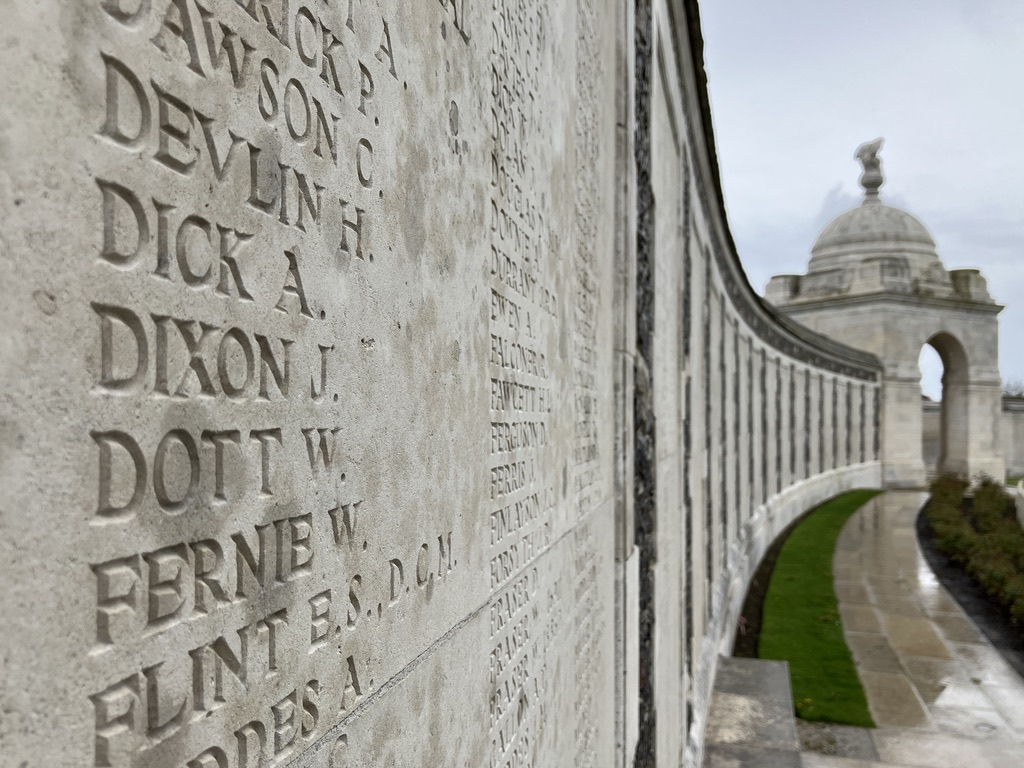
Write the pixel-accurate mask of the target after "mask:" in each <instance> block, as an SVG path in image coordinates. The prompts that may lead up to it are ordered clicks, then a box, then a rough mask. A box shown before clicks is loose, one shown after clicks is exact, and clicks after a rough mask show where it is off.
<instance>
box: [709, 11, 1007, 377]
mask: <svg viewBox="0 0 1024 768" xmlns="http://www.w3.org/2000/svg"><path fill="white" fill-rule="evenodd" d="M700 11H701V24H702V27H703V31H704V40H705V57H706V69H707V74H708V83H709V89H710V92H711V107H712V112H713V115H714V125H715V138H716V142H717V146H718V155H719V163H720V165H721V169H722V184H723V186H724V189H725V201H726V208H727V211H728V216H729V222H730V225H731V228H732V232H733V236H734V237H735V239H736V243H737V247H738V248H739V254H740V258H741V259H742V261H743V263H744V265H745V267H746V269H747V273H748V275H749V277H750V281H751V284H752V285H753V286H754V288H755V289H756V290H758V291H760V292H761V293H762V294H763V292H764V286H765V284H766V283H767V281H768V278H769V277H770V276H771V275H774V274H780V273H803V272H805V271H806V268H807V261H808V259H809V258H810V249H811V245H813V243H814V240H815V239H816V238H817V236H818V233H819V232H820V231H821V229H822V227H824V225H825V224H826V223H828V221H829V220H831V219H832V218H833V217H834V216H835V215H836V214H838V213H840V212H842V211H844V210H846V209H847V208H851V207H853V206H855V205H858V204H859V203H860V200H861V197H862V194H861V191H860V186H859V184H858V183H857V178H858V176H859V173H860V166H859V165H858V164H857V162H856V161H855V160H854V159H853V153H854V150H855V149H856V148H857V146H858V145H859V144H861V143H863V142H865V141H870V140H872V139H875V138H877V137H879V136H882V137H884V138H885V147H884V148H883V150H882V153H881V157H882V161H883V170H884V172H885V178H886V183H885V186H883V187H882V200H883V201H884V202H887V203H889V204H891V205H896V206H898V207H901V208H904V209H906V210H907V211H909V212H910V213H912V214H914V215H915V216H916V217H918V218H919V219H920V220H921V221H922V222H923V223H924V225H925V226H926V227H928V229H929V231H930V232H931V233H932V235H933V237H934V238H935V241H936V243H937V246H938V252H939V256H940V258H942V261H943V263H944V264H945V266H946V268H947V269H955V268H959V267H977V268H980V269H981V270H982V273H983V274H984V275H985V277H986V278H987V279H988V285H989V290H990V292H991V293H992V295H993V296H994V297H995V299H996V301H998V302H999V303H1001V304H1005V305H1006V309H1004V310H1003V312H1002V314H1001V315H1000V369H1001V372H1002V375H1003V379H1004V380H1006V379H1017V380H1024V0H856V2H853V1H852V0H846V1H845V2H844V1H842V0H838V1H835V0H834V1H831V2H823V1H822V0H773V1H772V2H768V1H767V0H705V2H702V3H701V5H700ZM929 352H930V348H929ZM968 354H969V351H968ZM927 357H931V358H932V359H931V360H930V361H929V360H928V359H925V369H926V371H925V379H924V382H925V390H926V391H927V392H928V393H929V394H931V395H933V396H937V394H938V392H937V390H938V389H939V386H938V378H939V375H940V372H941V363H939V362H938V357H937V355H934V353H932V354H931V355H930V356H929V355H926V358H927Z"/></svg>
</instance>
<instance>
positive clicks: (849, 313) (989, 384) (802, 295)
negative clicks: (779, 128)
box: [766, 139, 1004, 487]
mask: <svg viewBox="0 0 1024 768" xmlns="http://www.w3.org/2000/svg"><path fill="white" fill-rule="evenodd" d="M881 146H882V140H881V139H878V140H876V141H874V142H869V143H867V144H864V145H862V146H861V147H860V148H859V149H858V150H857V153H856V155H855V156H856V158H857V159H858V160H860V162H861V164H862V166H863V173H862V174H861V177H860V182H861V185H862V186H863V188H864V200H863V202H861V204H860V205H859V206H857V207H856V208H852V209H850V210H848V211H845V212H843V213H841V214H839V215H838V216H836V217H835V218H834V219H833V220H832V221H831V222H829V224H828V225H827V226H826V227H825V228H824V229H823V230H822V232H821V234H820V235H819V236H818V239H817V241H816V242H815V243H814V246H813V248H811V260H810V262H809V263H808V265H807V273H806V274H804V275H777V276H775V277H773V278H772V279H771V281H770V282H769V283H768V288H767V291H766V298H767V299H768V301H770V302H771V303H772V304H774V305H775V306H776V307H778V308H779V309H780V310H781V311H783V312H784V313H785V314H787V315H789V316H790V317H792V318H793V319H795V320H798V321H799V322H801V323H803V324H804V325H807V326H809V327H810V328H812V329H814V330H816V331H818V332H820V333H824V334H827V335H829V336H831V337H833V338H835V339H837V340H839V341H842V342H845V343H846V344H850V345H851V346H854V347H859V348H860V349H864V350H866V351H869V352H872V353H874V354H875V355H877V356H878V357H879V358H881V360H882V362H883V363H884V365H885V379H884V382H883V387H882V403H881V408H880V411H879V412H880V418H881V420H882V425H881V426H882V429H881V434H882V446H881V448H882V461H883V477H884V479H885V482H886V484H887V485H888V486H889V487H919V486H922V485H923V484H924V483H925V480H926V472H925V464H924V460H923V457H922V444H921V425H922V415H921V387H920V379H921V375H920V370H919V368H918V360H919V358H920V354H921V348H922V347H923V346H924V345H925V344H930V345H931V346H932V347H934V348H935V349H936V351H938V353H939V356H940V358H941V359H942V363H943V368H944V372H943V379H942V406H941V427H940V453H939V464H938V469H939V471H947V470H948V471H954V472H960V473H964V474H967V475H969V476H974V475H975V474H976V473H978V472H984V473H986V474H988V475H991V476H992V477H998V478H1002V477H1003V471H1004V462H1003V458H1002V454H1001V443H1000V440H999V423H1000V418H1001V396H1000V377H999V351H998V341H999V325H998V315H999V312H1000V311H1001V310H1002V306H1000V305H999V304H996V303H995V301H993V299H992V297H991V296H990V295H989V292H988V287H987V285H986V282H985V278H984V277H983V276H982V275H981V273H980V272H979V271H978V270H977V269H954V270H947V269H946V268H945V266H944V265H943V263H942V260H941V259H940V258H939V254H938V251H937V249H936V245H935V240H934V238H933V237H932V236H931V234H930V233H929V232H928V229H927V228H926V227H925V226H924V224H922V223H921V222H920V221H919V220H918V219H917V218H915V217H914V216H912V215H911V214H909V213H907V212H906V211H904V210H901V209H900V208H896V207H894V206H891V205H886V204H885V203H883V202H882V200H881V196H880V194H879V189H880V187H881V186H882V185H883V184H884V182H885V179H884V176H883V174H882V165H881V160H880V158H879V157H878V152H879V150H880V149H881Z"/></svg>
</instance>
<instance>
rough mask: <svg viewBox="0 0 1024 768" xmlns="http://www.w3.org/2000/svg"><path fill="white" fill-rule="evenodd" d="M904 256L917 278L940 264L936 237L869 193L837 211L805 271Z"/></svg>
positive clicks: (819, 240)
mask: <svg viewBox="0 0 1024 768" xmlns="http://www.w3.org/2000/svg"><path fill="white" fill-rule="evenodd" d="M878 257H897V258H904V259H906V261H907V266H908V267H909V268H910V271H911V273H912V274H913V275H914V276H915V277H916V276H919V275H922V274H924V273H926V272H929V271H931V270H934V268H935V267H939V268H941V267H942V262H941V261H940V259H939V256H938V253H937V252H936V250H935V240H933V239H932V236H931V235H930V234H929V233H928V230H927V229H926V228H925V226H924V224H922V223H921V222H920V221H919V220H918V219H916V218H915V217H914V216H912V215H911V214H909V213H907V212H906V211H904V210H901V209H900V208H895V207H893V206H891V205H885V204H883V203H882V202H881V201H880V200H879V199H878V197H877V196H870V195H869V196H868V197H867V198H866V199H865V200H864V202H863V203H862V204H861V205H859V206H858V207H856V208H852V209H851V210H849V211H845V212H844V213H841V214H839V215H838V216H836V218H834V219H833V220H832V221H831V222H829V223H828V225H827V226H826V227H825V229H823V230H822V232H821V234H820V235H818V239H817V241H816V242H815V243H814V247H813V248H812V249H811V261H810V263H809V264H808V265H807V271H808V274H810V273H812V272H825V271H832V270H836V269H854V268H856V267H858V266H859V265H860V264H862V263H863V262H864V261H865V260H866V259H873V258H878Z"/></svg>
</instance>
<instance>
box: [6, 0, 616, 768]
mask: <svg viewBox="0 0 1024 768" xmlns="http://www.w3.org/2000/svg"><path fill="white" fill-rule="evenodd" d="M612 6H613V3H611V2H608V1H607V0H591V1H590V2H585V3H577V2H569V1H568V0H559V1H558V2H551V1H550V0H522V1H520V2H506V1H505V0H494V2H488V3H475V2H469V1H468V0H427V1H425V2H417V3H392V2H388V1H387V0H90V2H75V3H71V2H45V3H34V4H17V5H15V6H12V7H10V8H8V9H6V10H5V20H4V24H3V30H2V31H0V42H2V44H3V48H2V49H3V54H2V57H3V62H4V64H5V73H6V74H5V78H4V81H3V84H2V85H0V100H2V102H3V104H4V105H5V108H4V114H5V118H4V120H3V122H2V123H0V167H2V168H3V176H2V181H0V212H2V216H3V232H2V241H3V247H4V264H5V266H6V269H7V273H6V280H5V283H4V301H3V302H2V305H0V306H2V310H0V312H2V320H3V325H4V329H5V332H4V336H3V339H4V350H5V356H4V366H3V369H2V372H0V396H2V401H3V408H4V412H3V421H2V424H3V429H2V434H3V441H4V449H3V452H2V456H3V458H2V462H0V482H2V487H3V491H4V492H3V501H2V502H0V540H2V541H3V542H4V545H3V547H4V550H5V552H4V561H5V569H6V570H5V573H9V574H10V577H11V584H10V585H9V588H8V589H7V590H6V591H5V594H4V596H3V598H2V599H0V605H2V608H3V613H4V616H5V619H6V626H5V628H4V630H3V631H2V648H0V650H3V658H4V690H3V692H2V693H0V698H2V703H3V710H4V712H5V713H13V714H11V715H10V716H8V715H7V714H5V716H4V718H3V719H2V720H0V744H2V751H3V754H4V759H3V761H2V762H3V763H4V764H8V763H9V764H11V765H21V764H23V763H24V764H31V765H37V764H38V765H51V766H65V765H66V766H111V767H113V768H122V767H125V766H147V767H152V768H164V767H165V766H168V767H169V766H189V768H213V767H214V766H216V767H217V768H228V767H229V766H231V767H235V766H238V767H239V768H243V767H247V766H255V765H286V764H291V763H295V764H301V765H316V766H328V765H330V766H339V767H340V766H349V765H352V766H355V765H370V764H380V765H474V766H484V765H488V766H529V765H610V761H611V755H612V754H613V753H614V749H613V744H612V743H611V739H612V733H613V727H612V726H613V722H614V713H613V708H612V707H613V687H614V682H613V670H614V664H613V659H612V655H613V641H614V613H613V603H614V598H613V594H614V584H613V578H614V564H613V561H612V546H613V539H614V537H613V533H612V531H613V520H612V503H611V496H612V488H611V478H612V472H611V470H610V467H611V465H612V458H613V457H612V454H613V445H612V433H611V429H610V426H609V425H610V424H611V422H612V416H611V403H612V397H611V384H612V375H611V349H612V345H611V343H610V342H609V339H610V338H611V329H612V322H613V315H612V307H611V303H610V299H611V295H612V290H611V282H610V281H611V276H612V274H613V270H612V267H611V263H612V251H611V243H612V242H613V241H614V237H613V233H612V232H611V225H610V222H611V221H612V220H613V217H612V215H611V212H612V210H613V207H612V192H613V183H612V178H611V169H612V168H613V167H614V153H615V134H614V130H615V119H614V106H615V99H614V95H615V94H614V81H613V80H612V75H613V74H614V73H613V72H612V67H611V66H610V65H609V64H607V63H606V62H605V61H604V60H603V58H602V57H603V52H604V51H607V50H609V49H613V48H614V46H615V32H616V30H615V29H614V28H613V25H612V24H611V23H610V22H609V21H608V20H609V19H612V18H613V14H611V13H608V12H607V11H608V9H610V8H611V7H612ZM551 721H557V722H560V723H565V724H566V727H564V728H559V729H552V728H545V727H544V724H545V723H547V722H551ZM453 724H454V725H453ZM43 734H45V735H46V737H45V738H43V736H42V735H43Z"/></svg>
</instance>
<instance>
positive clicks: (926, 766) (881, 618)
mask: <svg viewBox="0 0 1024 768" xmlns="http://www.w3.org/2000/svg"><path fill="white" fill-rule="evenodd" d="M924 500H925V495H924V494H923V493H917V492H903V491H890V492H887V493H884V494H882V495H881V496H878V497H877V498H876V499H874V500H873V501H871V502H870V503H869V504H868V505H867V506H865V507H864V508H863V509H861V510H860V511H858V512H857V513H856V514H855V515H854V516H853V517H851V518H850V520H849V522H848V523H847V524H846V527H845V528H844V529H843V532H842V534H841V535H840V537H839V542H838V546H837V550H836V555H835V561H834V566H835V579H836V594H837V595H838V597H839V609H840V612H841V614H842V617H843V627H844V631H845V633H846V639H847V642H848V643H849V645H850V649H851V650H852V651H853V655H854V660H855V661H856V663H857V670H858V672H859V673H860V677H861V681H862V682H863V684H864V690H865V691H866V693H867V697H868V704H869V706H870V708H871V713H872V715H873V716H874V719H875V722H876V724H877V725H878V728H877V729H876V730H874V731H871V732H870V734H871V739H872V741H873V742H874V747H875V750H876V752H877V754H878V760H877V761H871V760H852V759H847V758H838V757H827V756H824V755H818V754H813V753H809V752H805V753H803V755H802V757H803V763H804V766H805V768H890V766H900V767H901V768H902V767H903V766H915V768H916V767H923V768H1024V681H1022V680H1021V678H1020V676H1019V675H1018V674H1017V673H1016V672H1015V671H1014V670H1013V669H1012V668H1011V667H1010V666H1009V665H1008V664H1007V663H1006V662H1005V661H1004V660H1003V658H1002V657H1001V656H1000V655H999V653H998V652H997V651H995V649H994V648H993V647H992V646H991V645H990V644H989V643H988V641H987V640H986V639H985V638H984V636H983V635H982V634H981V633H980V632H979V631H978V629H977V628H976V627H975V626H974V624H973V622H972V621H971V620H970V619H969V618H967V616H965V615H964V613H963V611H961V610H960V607H959V606H958V605H957V603H956V602H955V601H954V600H953V599H952V598H951V597H950V596H949V594H948V593H947V592H946V591H945V590H944V589H943V588H942V587H941V586H940V585H939V583H938V582H937V581H936V579H935V576H934V574H933V573H932V572H931V570H930V569H929V568H928V565H927V562H926V561H925V559H924V557H923V555H922V554H921V551H920V549H919V548H918V546H917V536H916V533H915V529H914V522H915V519H916V517H917V512H918V510H919V509H920V507H921V505H922V504H923V503H924Z"/></svg>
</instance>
